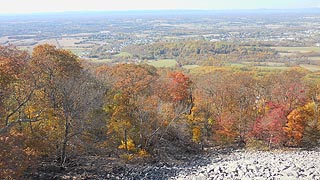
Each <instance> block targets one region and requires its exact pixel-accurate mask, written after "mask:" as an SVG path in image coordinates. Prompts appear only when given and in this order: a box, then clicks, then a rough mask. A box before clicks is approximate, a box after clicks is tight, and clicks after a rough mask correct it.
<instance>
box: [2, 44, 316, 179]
mask: <svg viewBox="0 0 320 180" xmlns="http://www.w3.org/2000/svg"><path fill="white" fill-rule="evenodd" d="M309 73H310V72H306V71H304V70H302V69H300V68H292V69H289V70H284V71H279V72H268V73H260V72H257V71H255V70H246V69H245V70H239V69H237V68H222V67H218V68H215V69H213V70H210V71H208V72H203V73H202V74H192V73H188V72H187V71H185V70H183V69H174V70H172V69H157V68H155V67H153V66H150V65H146V64H138V63H137V64H114V65H92V66H87V67H85V66H84V63H83V61H82V60H80V59H79V58H78V57H77V56H76V55H74V54H73V53H72V52H70V51H68V50H64V49H59V48H56V47H55V46H52V45H47V44H45V45H39V46H37V47H35V48H34V50H33V53H32V54H28V53H27V52H25V51H20V50H18V49H16V48H15V47H11V46H7V47H0V142H1V147H0V160H1V161H0V176H1V178H2V177H5V178H18V179H19V178H21V177H22V175H23V173H24V172H25V171H30V169H31V167H33V165H34V164H33V163H32V162H36V161H34V159H38V158H41V157H46V158H48V159H54V162H57V164H59V166H61V167H65V166H67V162H68V160H69V158H70V157H74V156H79V155H87V154H91V155H92V154H94V155H108V156H114V157H124V158H125V159H127V160H130V159H132V158H136V157H144V158H145V157H150V156H154V157H159V158H162V157H168V156H169V155H170V154H173V153H172V152H170V151H174V150H176V149H179V151H178V152H181V151H183V152H191V151H193V150H195V149H197V148H198V149H200V148H199V147H204V146H209V145H211V146H214V145H227V144H228V145H229V144H237V145H241V146H245V145H246V143H248V142H253V141H258V142H261V143H262V144H264V145H265V146H268V147H282V146H309V145H317V144H318V139H319V137H320V133H319V132H320V116H319V113H320V112H319V102H320V100H319V97H320V96H319V94H320V93H319V92H320V88H319V82H312V83H311V82H309V80H308V74H309ZM198 149H197V150H198ZM167 151H168V152H167ZM175 152H177V151H175Z"/></svg>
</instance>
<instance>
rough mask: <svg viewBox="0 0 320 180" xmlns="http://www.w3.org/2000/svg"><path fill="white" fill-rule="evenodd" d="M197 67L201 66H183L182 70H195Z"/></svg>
mask: <svg viewBox="0 0 320 180" xmlns="http://www.w3.org/2000/svg"><path fill="white" fill-rule="evenodd" d="M197 67H200V66H199V65H196V64H193V65H184V66H182V68H184V69H193V68H197Z"/></svg>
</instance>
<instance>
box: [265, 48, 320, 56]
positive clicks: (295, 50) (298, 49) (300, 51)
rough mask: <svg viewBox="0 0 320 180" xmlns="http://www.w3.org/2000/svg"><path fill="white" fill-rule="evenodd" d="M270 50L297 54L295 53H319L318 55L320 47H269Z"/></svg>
mask: <svg viewBox="0 0 320 180" xmlns="http://www.w3.org/2000/svg"><path fill="white" fill-rule="evenodd" d="M271 48H272V49H275V50H277V51H282V52H290V53H297V52H299V53H308V52H319V53H320V47H271ZM280 55H281V54H280ZM286 55H289V54H286Z"/></svg>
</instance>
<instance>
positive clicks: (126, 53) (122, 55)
mask: <svg viewBox="0 0 320 180" xmlns="http://www.w3.org/2000/svg"><path fill="white" fill-rule="evenodd" d="M114 56H115V57H132V54H131V53H128V52H120V53H119V54H116V55H114Z"/></svg>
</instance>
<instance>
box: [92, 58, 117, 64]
mask: <svg viewBox="0 0 320 180" xmlns="http://www.w3.org/2000/svg"><path fill="white" fill-rule="evenodd" d="M86 60H87V61H88V62H92V63H97V64H99V63H110V62H112V60H111V59H97V58H88V59H86Z"/></svg>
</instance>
